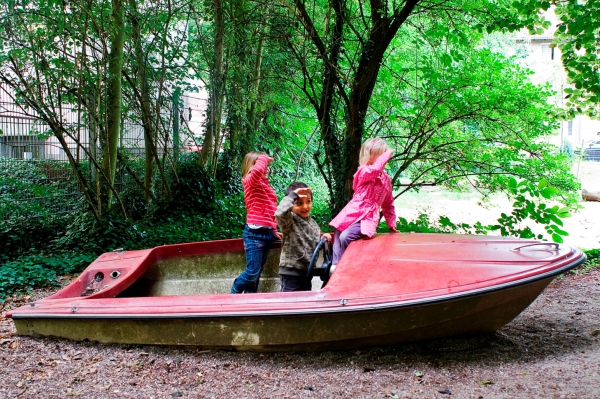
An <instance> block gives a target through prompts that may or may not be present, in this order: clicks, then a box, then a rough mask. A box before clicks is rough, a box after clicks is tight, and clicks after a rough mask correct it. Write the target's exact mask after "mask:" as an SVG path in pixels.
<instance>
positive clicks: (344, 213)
mask: <svg viewBox="0 0 600 399" xmlns="http://www.w3.org/2000/svg"><path fill="white" fill-rule="evenodd" d="M391 157H392V151H391V150H390V149H389V147H388V145H387V143H386V142H385V141H384V140H382V139H379V138H371V139H368V140H367V141H365V142H364V144H363V145H362V147H361V148H360V158H359V167H358V170H357V171H356V173H355V174H354V182H353V184H352V188H353V189H354V195H353V196H352V199H351V200H350V202H348V204H347V205H346V206H345V207H344V209H342V210H341V211H340V213H338V215H337V216H336V217H335V218H334V219H333V220H332V221H331V222H329V225H330V226H332V227H334V228H335V233H334V238H333V259H332V265H333V266H336V265H337V263H338V262H339V260H340V258H341V257H342V254H343V253H344V251H345V250H346V248H347V247H348V245H350V243H351V242H352V241H355V240H358V239H359V238H362V237H368V238H371V237H373V235H375V231H376V230H377V225H378V224H379V210H380V209H381V210H382V211H383V216H384V217H385V221H386V222H387V225H388V227H389V228H390V231H391V232H397V230H396V210H395V209H394V196H393V195H392V181H391V179H390V176H389V175H388V174H387V173H386V172H385V170H384V168H385V165H386V163H387V162H388V161H389V160H390V158H391ZM332 270H333V268H332Z"/></svg>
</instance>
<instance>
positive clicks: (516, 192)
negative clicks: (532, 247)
mask: <svg viewBox="0 0 600 399" xmlns="http://www.w3.org/2000/svg"><path fill="white" fill-rule="evenodd" d="M507 191H508V193H509V195H510V196H511V197H512V198H514V200H515V202H514V203H513V211H512V212H511V214H510V215H507V214H505V213H503V214H502V215H501V216H500V218H499V219H498V224H497V225H494V226H493V230H500V233H501V234H502V235H503V236H513V237H521V238H538V239H542V238H544V235H543V234H538V235H537V236H536V235H535V234H534V233H533V231H532V230H531V228H529V227H520V225H521V222H523V221H524V220H526V219H531V220H532V221H534V222H535V223H538V224H540V225H543V226H544V229H545V230H546V233H547V234H548V235H550V237H551V238H552V240H553V241H554V242H558V243H561V242H563V239H562V237H563V236H568V235H569V233H567V232H566V231H564V230H563V229H562V226H563V222H562V220H561V219H563V218H567V217H570V216H571V214H570V212H569V208H567V207H560V206H559V205H554V206H552V207H550V206H548V205H546V204H545V203H540V202H539V199H551V198H552V197H554V196H555V195H556V194H558V192H559V191H558V189H556V188H555V187H550V186H548V183H547V182H546V180H542V181H540V182H539V183H538V184H537V185H535V184H532V183H529V182H527V181H521V182H517V181H516V180H515V179H513V178H511V179H509V181H508V187H507Z"/></svg>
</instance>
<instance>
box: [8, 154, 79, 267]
mask: <svg viewBox="0 0 600 399" xmlns="http://www.w3.org/2000/svg"><path fill="white" fill-rule="evenodd" d="M0 163H1V164H2V173H1V174H0V243H1V244H0V247H2V250H1V251H0V254H1V255H0V261H1V260H2V259H3V258H5V259H6V258H8V257H10V256H14V255H15V254H17V253H19V252H23V251H29V250H32V249H37V250H41V249H43V248H44V247H45V246H46V244H47V242H48V241H49V240H52V239H53V238H55V237H58V236H59V235H60V233H61V232H62V231H63V226H64V225H66V224H68V223H70V221H71V220H72V219H73V215H74V214H75V213H76V212H74V211H77V210H79V209H81V203H80V196H79V195H78V194H77V193H73V192H72V189H73V186H74V183H73V182H72V181H71V175H70V171H69V169H68V167H66V165H65V163H61V162H55V161H22V160H14V159H4V158H1V159H0Z"/></svg>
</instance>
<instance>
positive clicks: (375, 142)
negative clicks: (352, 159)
mask: <svg viewBox="0 0 600 399" xmlns="http://www.w3.org/2000/svg"><path fill="white" fill-rule="evenodd" d="M389 149H390V147H388V145H387V143H386V142H385V140H382V139H378V138H376V137H374V138H371V139H367V141H365V142H364V143H363V145H362V146H361V147H360V156H359V158H358V163H359V165H360V166H364V165H368V164H370V163H373V162H374V161H375V160H376V159H377V157H379V156H380V155H381V154H383V153H384V152H386V151H389Z"/></svg>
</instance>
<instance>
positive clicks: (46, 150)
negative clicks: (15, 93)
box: [0, 88, 206, 221]
mask: <svg viewBox="0 0 600 399" xmlns="http://www.w3.org/2000/svg"><path fill="white" fill-rule="evenodd" d="M183 104H184V108H183V109H181V110H180V109H179V107H175V106H174V107H173V108H171V109H167V110H166V111H165V112H166V114H165V115H163V120H164V121H166V126H167V128H168V129H170V134H169V135H168V136H167V137H168V139H167V142H162V143H160V145H159V146H158V147H159V148H158V152H159V156H162V155H165V154H164V152H165V151H167V152H168V153H169V155H170V156H178V154H175V152H176V151H179V152H180V151H186V150H189V149H190V148H192V149H196V148H197V147H195V144H196V143H197V142H198V141H199V130H200V128H201V127H202V124H203V118H204V109H205V107H206V100H205V99H202V98H199V97H198V96H196V97H192V96H184V97H183ZM174 110H175V111H174ZM56 112H57V113H58V115H60V117H61V120H62V121H63V123H64V124H65V125H66V126H68V129H69V131H70V132H71V137H65V140H66V142H67V146H68V149H69V151H70V152H71V153H72V154H73V156H74V157H75V158H76V160H77V161H78V162H79V163H80V164H81V165H82V166H84V168H85V166H86V164H87V165H88V168H87V169H88V171H89V172H88V173H89V175H90V177H91V175H92V173H93V172H92V168H91V167H89V162H88V161H89V157H88V154H90V153H91V154H99V153H100V148H99V143H98V142H97V141H96V142H90V133H89V130H88V128H87V126H88V124H87V123H86V121H85V113H84V112H83V111H82V110H81V109H77V108H76V107H62V108H61V109H60V110H56ZM173 115H175V116H178V120H176V121H174V120H173V119H174V118H173ZM192 117H194V119H195V120H193V121H192V120H191V119H192ZM174 122H175V123H174ZM0 131H1V134H0V221H1V220H5V221H6V220H11V219H15V218H31V217H38V216H40V215H43V214H46V215H47V214H48V213H51V214H52V215H60V214H64V213H68V212H71V211H72V210H73V207H74V206H76V204H77V202H78V201H80V200H81V199H82V197H83V195H82V192H81V189H80V187H79V185H78V184H77V181H76V180H75V177H74V175H73V171H72V169H71V167H70V165H69V164H68V162H67V160H68V158H67V153H66V152H65V150H64V149H63V148H62V146H61V145H60V143H59V141H58V139H57V138H56V137H55V136H54V135H53V134H52V131H51V129H50V127H49V126H48V125H47V124H46V123H45V122H44V121H42V120H41V119H40V118H39V117H37V115H35V113H34V112H32V111H31V110H28V109H24V108H22V107H20V106H19V105H18V104H15V102H14V100H13V98H12V96H11V95H10V93H9V92H7V91H6V90H5V88H0ZM174 138H175V139H174ZM119 145H120V150H121V151H123V152H125V153H127V154H128V158H129V159H133V160H135V159H136V158H137V157H141V156H143V154H144V153H145V142H144V133H143V127H142V126H141V124H140V123H139V122H138V121H137V120H136V118H135V115H132V116H127V115H125V117H124V119H123V122H122V127H121V136H120V143H119ZM116 179H117V181H116V182H115V186H116V188H117V190H118V191H121V190H124V189H126V188H127V187H130V186H131V185H133V184H135V183H134V179H133V177H132V176H131V175H129V173H128V172H127V171H126V168H119V173H118V174H117V178H116ZM36 210H37V211H36Z"/></svg>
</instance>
